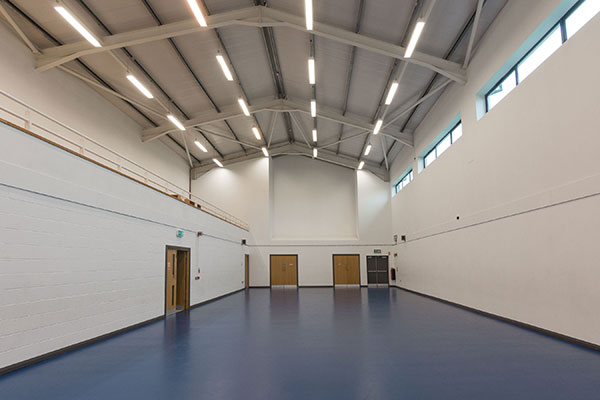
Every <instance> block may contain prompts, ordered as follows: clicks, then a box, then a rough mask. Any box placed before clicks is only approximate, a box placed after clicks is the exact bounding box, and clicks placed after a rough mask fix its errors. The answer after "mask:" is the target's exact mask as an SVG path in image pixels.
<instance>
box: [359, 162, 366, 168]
mask: <svg viewBox="0 0 600 400" xmlns="http://www.w3.org/2000/svg"><path fill="white" fill-rule="evenodd" d="M364 166H365V162H364V161H361V162H360V163H359V164H358V169H363V167H364Z"/></svg>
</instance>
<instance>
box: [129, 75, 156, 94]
mask: <svg viewBox="0 0 600 400" xmlns="http://www.w3.org/2000/svg"><path fill="white" fill-rule="evenodd" d="M127 79H129V82H131V83H133V86H135V87H136V88H137V89H138V90H139V91H140V92H142V94H143V95H144V96H146V97H147V98H149V99H152V98H154V96H152V93H150V91H149V90H148V89H146V87H145V86H144V85H142V83H141V82H140V81H138V80H137V78H136V77H135V76H133V75H131V74H128V75H127Z"/></svg>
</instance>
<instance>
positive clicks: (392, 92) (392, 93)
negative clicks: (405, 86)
mask: <svg viewBox="0 0 600 400" xmlns="http://www.w3.org/2000/svg"><path fill="white" fill-rule="evenodd" d="M396 90H398V82H397V81H394V82H392V84H391V85H390V91H389V92H388V95H387V97H386V98H385V105H386V106H389V105H390V104H392V101H393V100H394V96H395V95H396Z"/></svg>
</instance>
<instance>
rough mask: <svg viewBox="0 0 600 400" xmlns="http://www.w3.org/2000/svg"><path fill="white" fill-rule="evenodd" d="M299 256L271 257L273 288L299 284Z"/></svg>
mask: <svg viewBox="0 0 600 400" xmlns="http://www.w3.org/2000/svg"><path fill="white" fill-rule="evenodd" d="M297 268H298V266H297V256H295V255H293V256H290V255H271V286H282V285H297V284H298V277H297V274H298V269H297Z"/></svg>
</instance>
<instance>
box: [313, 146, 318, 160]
mask: <svg viewBox="0 0 600 400" xmlns="http://www.w3.org/2000/svg"><path fill="white" fill-rule="evenodd" d="M318 154H319V150H317V148H316V147H315V148H313V157H314V158H317V155H318Z"/></svg>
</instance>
